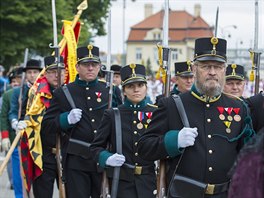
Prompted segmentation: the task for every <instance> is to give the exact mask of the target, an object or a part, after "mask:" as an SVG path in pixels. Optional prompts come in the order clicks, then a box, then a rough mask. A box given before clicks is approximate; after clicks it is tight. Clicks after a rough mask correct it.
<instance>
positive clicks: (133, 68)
mask: <svg viewBox="0 0 264 198" xmlns="http://www.w3.org/2000/svg"><path fill="white" fill-rule="evenodd" d="M120 74H121V80H122V83H121V84H122V86H124V85H127V84H129V83H133V82H145V83H147V79H146V68H145V66H144V65H140V64H134V63H132V64H130V65H126V66H125V67H122V68H121V70H120Z"/></svg>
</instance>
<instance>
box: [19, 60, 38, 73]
mask: <svg viewBox="0 0 264 198" xmlns="http://www.w3.org/2000/svg"><path fill="white" fill-rule="evenodd" d="M28 69H37V70H39V71H41V70H42V68H41V61H40V60H36V59H30V60H29V61H28V62H27V65H26V67H24V68H23V71H24V72H25V71H26V70H28Z"/></svg>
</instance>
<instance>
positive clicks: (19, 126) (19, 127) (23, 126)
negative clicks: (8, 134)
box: [17, 120, 27, 131]
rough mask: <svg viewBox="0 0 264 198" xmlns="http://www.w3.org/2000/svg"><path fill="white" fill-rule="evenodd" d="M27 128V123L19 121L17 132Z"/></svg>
mask: <svg viewBox="0 0 264 198" xmlns="http://www.w3.org/2000/svg"><path fill="white" fill-rule="evenodd" d="M25 128H27V123H26V122H25V121H24V120H20V121H19V122H18V124H17V131H21V130H23V129H25Z"/></svg>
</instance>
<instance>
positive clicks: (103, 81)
mask: <svg viewBox="0 0 264 198" xmlns="http://www.w3.org/2000/svg"><path fill="white" fill-rule="evenodd" d="M98 81H99V82H102V83H106V81H105V79H98Z"/></svg>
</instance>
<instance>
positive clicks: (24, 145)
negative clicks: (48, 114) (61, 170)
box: [20, 76, 52, 192]
mask: <svg viewBox="0 0 264 198" xmlns="http://www.w3.org/2000/svg"><path fill="white" fill-rule="evenodd" d="M34 85H35V87H34V86H32V87H31V89H30V94H32V95H31V96H33V93H34V97H33V98H32V102H31V106H30V108H29V109H28V111H27V113H26V116H25V118H24V121H25V122H26V123H27V128H26V129H25V130H24V131H23V132H22V138H21V143H20V147H21V161H22V168H23V171H22V172H23V180H24V183H25V186H26V189H27V191H28V192H29V191H30V188H31V184H32V182H33V180H34V179H35V178H36V177H38V176H40V175H41V173H42V171H43V162H42V154H43V152H42V144H41V137H40V129H41V122H42V119H43V115H44V113H45V111H46V109H47V108H48V107H49V105H50V99H51V98H52V94H51V92H50V87H49V84H48V82H47V79H46V77H44V76H42V77H40V78H38V79H37V80H36V82H35V83H34ZM35 88H37V90H34V89H35Z"/></svg>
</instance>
